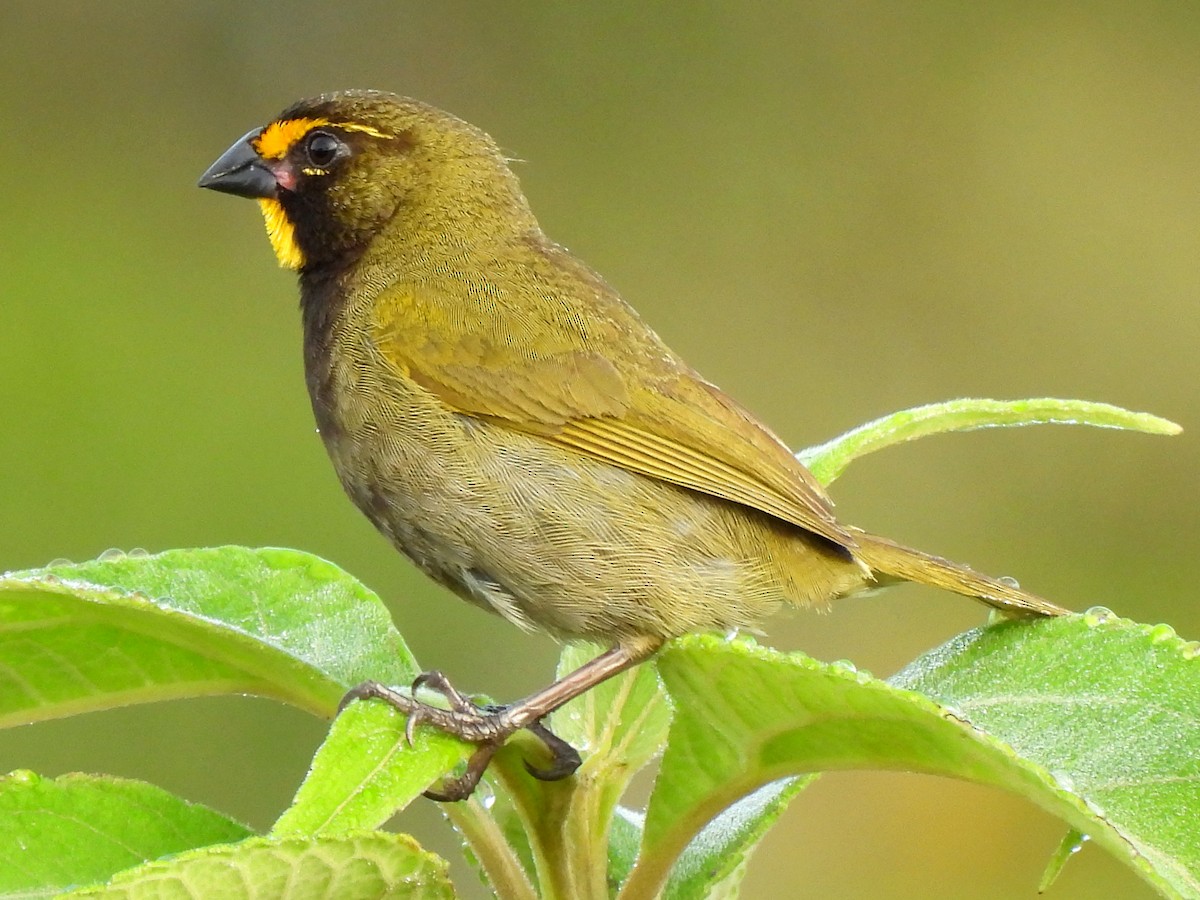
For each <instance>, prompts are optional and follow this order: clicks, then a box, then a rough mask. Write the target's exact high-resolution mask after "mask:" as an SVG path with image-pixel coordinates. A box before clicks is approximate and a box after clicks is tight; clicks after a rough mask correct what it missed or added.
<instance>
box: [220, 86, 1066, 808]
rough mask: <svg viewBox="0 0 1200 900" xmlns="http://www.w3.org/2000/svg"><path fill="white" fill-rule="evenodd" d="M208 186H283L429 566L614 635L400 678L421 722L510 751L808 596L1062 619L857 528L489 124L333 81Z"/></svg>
mask: <svg viewBox="0 0 1200 900" xmlns="http://www.w3.org/2000/svg"><path fill="white" fill-rule="evenodd" d="M200 185H201V186H202V187H206V188H212V189H214V190H218V191H225V192H228V193H231V194H237V195H239V196H243V197H251V198H254V199H256V200H258V202H259V205H260V206H261V208H262V211H263V214H264V216H265V217H266V223H267V233H268V236H269V237H270V240H271V245H272V247H273V248H274V250H275V255H276V256H277V257H278V258H279V261H280V263H282V264H283V265H284V266H287V267H288V268H292V269H295V270H296V271H297V272H298V273H299V281H300V308H301V313H302V316H303V322H304V364H305V371H306V378H307V382H308V392H309V396H310V397H311V399H312V407H313V412H314V413H315V415H316V419H317V424H318V426H319V428H320V433H321V437H322V439H323V440H324V442H325V446H326V448H327V450H328V451H329V456H330V458H331V459H332V460H333V464H334V467H335V468H336V469H337V473H338V477H339V478H340V479H341V482H342V486H343V487H344V488H345V490H346V493H347V494H349V495H350V498H351V499H352V500H353V501H354V503H355V504H356V505H357V506H358V508H359V509H361V510H362V511H363V513H364V514H366V516H367V517H368V518H369V519H370V520H371V521H372V522H373V523H374V524H375V526H376V527H377V528H378V529H379V530H380V531H381V532H383V534H385V535H386V536H387V537H388V538H389V539H390V540H391V541H392V542H393V543H394V544H395V545H396V547H398V548H399V549H400V550H401V551H403V552H404V553H405V554H406V555H407V556H408V557H409V558H410V559H412V561H413V562H414V563H416V564H417V566H419V567H420V568H421V569H422V570H423V571H424V572H425V573H426V574H428V575H429V576H430V577H432V578H434V579H435V580H437V581H439V582H441V583H442V584H444V585H445V586H446V587H448V588H450V589H451V590H452V591H454V592H455V593H456V594H458V595H459V596H461V597H463V598H464V599H466V600H469V601H471V602H472V603H475V604H477V605H479V606H482V607H484V608H486V609H489V610H491V611H493V612H496V613H499V614H500V615H501V616H503V617H504V618H505V619H507V620H508V621H510V622H512V623H513V624H514V625H516V626H518V627H520V628H524V629H542V630H544V631H547V632H550V633H551V634H553V635H556V636H557V637H560V638H566V639H570V638H590V639H592V640H596V641H601V642H604V643H606V644H608V645H609V646H610V647H611V649H609V650H608V651H607V652H605V653H603V654H601V655H600V656H599V657H597V658H596V659H595V660H593V661H592V662H591V663H588V664H587V665H585V666H583V667H582V668H581V669H579V670H577V671H575V672H573V673H571V674H570V675H568V676H567V677H565V678H563V679H561V680H560V681H558V682H556V683H554V684H553V685H551V686H550V687H548V688H547V689H545V690H544V691H540V692H538V693H536V694H533V695H532V696H530V697H528V698H526V699H524V700H522V701H519V702H517V703H514V704H512V705H510V706H507V707H504V708H501V709H498V710H497V709H488V710H481V709H477V708H476V707H475V706H474V705H472V704H471V703H469V702H468V701H467V700H466V699H465V698H463V697H462V696H461V695H459V694H458V693H457V692H456V691H454V689H453V688H452V687H451V686H450V685H449V683H448V682H446V681H445V679H444V678H442V677H441V676H438V675H436V674H431V675H429V676H426V677H425V678H424V679H423V680H424V682H425V683H427V684H432V685H433V686H434V687H436V688H438V689H440V690H441V691H442V692H443V693H445V694H446V696H447V697H448V699H449V700H450V701H451V707H452V708H451V709H450V710H445V709H440V708H436V707H432V706H427V705H425V704H422V703H419V702H417V701H415V700H413V699H412V697H410V696H409V695H407V694H402V693H398V692H396V691H394V690H392V689H390V688H386V687H384V686H381V685H377V684H373V683H372V684H368V685H365V686H363V687H362V688H361V689H359V691H358V694H359V695H361V696H381V697H384V698H385V699H387V700H388V701H389V702H392V703H394V704H395V705H397V706H398V707H400V708H401V709H403V710H404V711H406V712H407V713H408V714H409V721H410V724H411V723H412V722H413V721H416V720H420V721H427V722H431V723H433V724H434V725H436V726H438V727H441V728H443V729H445V730H447V731H450V732H453V733H455V734H458V735H459V736H461V737H463V738H464V739H466V740H470V741H473V742H476V743H477V744H479V747H480V749H479V750H478V751H477V753H476V754H475V756H474V757H473V759H472V761H471V763H470V765H469V767H468V771H467V773H466V774H465V775H464V776H462V777H461V778H459V779H457V780H455V781H452V782H450V783H448V785H447V787H446V788H445V792H444V793H443V794H441V795H439V796H441V797H443V798H451V799H453V798H460V797H463V796H466V795H468V794H469V793H470V792H471V790H472V789H473V788H474V786H475V783H476V782H477V781H478V779H479V777H480V775H481V774H482V772H483V770H484V768H485V767H486V765H487V763H488V761H489V760H490V758H491V755H492V754H493V753H494V751H495V749H496V747H498V746H499V744H500V743H502V742H503V741H504V740H505V738H507V737H508V736H509V735H510V734H512V733H513V732H515V731H517V730H519V729H522V728H530V729H532V730H533V731H534V732H535V733H537V734H539V735H540V736H541V737H542V738H543V740H545V741H546V742H547V743H548V744H549V746H550V747H551V749H552V750H553V751H554V752H555V754H556V763H555V765H554V767H553V768H552V769H551V770H550V771H545V772H541V773H540V774H541V775H542V776H543V777H561V776H563V775H565V774H568V773H569V772H570V771H572V770H573V769H574V767H575V766H576V765H578V756H577V755H576V754H575V753H574V751H573V750H572V749H571V748H570V747H567V746H565V745H564V744H563V742H561V741H558V740H557V739H556V738H555V737H554V736H553V735H552V734H550V733H549V732H548V731H547V730H546V729H545V728H543V727H542V726H541V724H540V720H541V719H542V717H543V716H545V715H546V714H547V713H549V712H550V711H552V710H554V709H556V708H557V707H559V706H561V705H562V704H563V703H565V702H567V701H568V700H570V699H571V698H573V697H576V696H578V695H579V694H581V693H582V692H584V691H586V690H587V689H589V688H590V687H592V686H594V685H595V684H597V683H598V682H600V681H602V680H604V679H605V678H608V677H610V676H612V675H614V674H616V673H618V672H621V671H623V670H625V669H627V668H629V667H631V666H633V665H635V664H637V663H639V662H641V661H642V660H645V659H646V658H647V657H649V656H650V655H651V654H653V653H654V652H655V651H656V650H657V649H658V648H659V647H661V646H662V644H663V642H664V641H666V640H668V639H669V638H673V637H676V636H678V635H682V634H686V633H688V632H694V631H707V630H720V631H725V630H729V629H735V628H743V627H755V626H757V625H759V624H760V623H761V622H762V621H763V619H764V618H766V617H767V616H768V615H769V614H770V613H771V612H772V611H773V610H775V609H776V608H777V607H779V606H780V605H781V604H791V605H794V606H801V607H809V606H817V607H823V606H826V605H827V604H828V603H829V602H830V601H832V600H835V599H837V598H839V597H845V596H847V595H850V594H855V593H858V592H861V591H866V590H870V589H872V588H876V587H879V586H881V585H885V584H889V583H893V582H896V581H915V582H920V583H922V584H929V585H934V586H936V587H940V588H945V589H947V590H950V591H954V592H956V593H959V594H963V595H965V596H968V597H974V598H976V599H979V600H982V601H983V602H984V603H987V604H989V605H991V606H994V607H997V608H999V609H1003V610H1008V611H1013V612H1016V613H1025V614H1032V615H1057V614H1060V613H1062V612H1063V610H1062V609H1060V608H1059V607H1057V606H1054V605H1053V604H1051V603H1048V602H1046V601H1045V600H1042V599H1040V598H1037V597H1034V596H1032V595H1030V594H1027V593H1025V592H1024V591H1021V590H1019V589H1018V588H1016V587H1014V586H1011V585H1010V584H1007V583H1005V582H1003V581H998V580H993V579H991V578H987V577H985V576H982V575H979V574H977V573H975V572H972V571H971V570H969V569H967V568H964V567H962V566H959V565H956V564H954V563H950V562H947V561H945V560H942V559H938V558H937V557H933V556H929V555H926V554H924V553H920V552H917V551H915V550H910V549H907V548H905V547H901V546H899V545H897V544H895V543H893V542H891V541H888V540H885V539H883V538H878V537H875V536H873V535H870V534H867V533H865V532H863V531H861V530H859V529H857V528H852V527H850V526H847V525H843V524H842V523H840V522H838V520H837V519H836V518H835V517H834V514H833V507H832V503H831V502H830V500H829V498H828V497H827V496H826V495H825V492H824V491H823V490H822V488H821V487H820V486H819V485H818V484H817V482H816V481H815V480H814V479H813V477H812V475H811V474H810V473H809V472H808V471H807V470H806V469H805V468H804V466H802V465H801V464H800V463H799V462H797V461H796V459H795V458H794V457H793V456H792V454H791V452H790V451H789V450H788V449H787V447H786V446H785V445H784V444H783V442H782V441H781V440H780V439H779V438H778V437H776V436H775V434H774V433H773V432H772V431H771V430H770V429H769V428H767V427H766V426H765V425H763V424H762V423H761V422H759V421H758V420H757V419H756V418H755V417H754V416H753V415H751V414H750V413H749V412H747V411H746V410H745V409H743V408H742V407H741V406H740V405H739V404H738V403H737V402H736V401H734V400H733V399H731V398H730V397H729V396H727V395H726V394H724V393H723V392H722V391H720V390H719V389H718V388H716V387H714V386H713V385H711V384H709V383H708V382H707V381H705V380H704V379H703V378H701V377H700V375H698V374H697V373H696V371H695V370H694V369H692V367H691V366H689V365H688V364H687V363H686V362H684V361H683V360H682V359H680V358H679V357H678V356H677V355H676V354H675V353H674V352H672V351H671V349H670V348H668V347H667V346H666V345H665V344H664V343H663V342H662V340H661V339H660V338H659V337H658V335H656V334H655V333H654V332H653V331H651V330H650V328H649V327H648V326H647V325H646V324H645V323H644V322H643V321H642V320H641V318H639V316H638V314H637V313H636V312H634V310H633V309H632V308H631V307H630V306H629V305H628V304H626V303H625V301H624V300H622V299H621V297H619V296H618V295H617V293H616V291H614V290H613V289H612V288H611V287H609V285H608V284H607V283H606V282H605V281H604V279H603V278H601V277H600V275H598V274H597V273H596V272H594V271H592V269H590V268H588V266H587V265H586V264H585V263H583V262H582V261H581V260H579V259H577V258H576V257H575V256H573V255H571V254H570V253H569V252H568V251H566V250H565V249H563V248H562V247H560V246H558V245H557V244H555V243H554V242H553V241H551V240H550V239H549V238H547V237H546V235H544V234H543V233H542V230H541V228H540V227H538V222H537V219H535V218H534V215H533V213H532V211H531V210H530V208H529V204H528V203H527V202H526V200H525V197H524V196H523V195H522V193H521V188H520V185H519V184H518V183H517V179H516V177H515V176H514V175H513V173H512V171H511V170H510V169H509V167H508V163H507V161H506V159H505V158H504V156H503V155H502V154H501V153H500V151H499V150H498V149H497V147H496V145H495V143H493V141H492V140H491V138H489V137H488V136H487V135H486V134H484V133H483V132H482V131H480V130H479V129H477V128H474V127H472V126H471V125H468V124H467V123H466V122H463V121H461V120H460V119H457V118H455V117H454V116H451V115H449V114H448V113H445V112H442V111H441V110H439V109H435V108H433V107H431V106H427V105H425V104H423V103H419V102H417V101H415V100H409V99H405V98H403V97H397V96H394V95H392V94H386V93H377V92H370V91H347V92H344V93H336V94H327V95H324V96H321V97H317V98H315V99H312V100H305V101H302V102H300V103H297V104H295V105H294V106H292V107H290V108H289V109H287V110H286V111H284V112H283V113H282V114H281V115H280V116H279V117H278V118H277V119H275V120H274V121H273V122H271V123H269V124H268V125H266V126H264V127H262V128H255V129H254V130H253V131H251V132H250V133H249V134H247V135H246V136H245V137H243V138H242V139H241V140H239V141H238V142H237V143H236V144H234V145H233V146H232V147H231V148H230V149H229V150H228V151H227V152H226V153H225V154H224V155H222V156H221V157H220V158H219V159H218V160H217V161H216V162H215V163H214V164H213V165H212V167H211V168H210V169H209V170H208V171H207V172H206V173H205V174H204V176H203V178H202V179H201V180H200Z"/></svg>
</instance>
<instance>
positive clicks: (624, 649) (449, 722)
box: [342, 637, 663, 801]
mask: <svg viewBox="0 0 1200 900" xmlns="http://www.w3.org/2000/svg"><path fill="white" fill-rule="evenodd" d="M662 645H663V641H662V639H661V638H652V637H643V638H637V639H635V640H631V641H626V642H624V643H621V644H617V645H616V646H615V647H613V648H611V649H610V650H606V651H605V652H604V653H601V654H600V655H599V656H597V657H596V658H595V659H593V660H591V661H590V662H587V663H584V664H583V665H582V666H580V667H579V668H578V669H576V670H575V671H574V672H571V673H570V674H569V675H566V676H564V677H563V678H560V679H559V680H558V681H556V682H554V683H553V684H552V685H550V686H549V687H547V688H545V689H543V690H540V691H538V692H537V693H536V694H531V695H529V696H528V697H526V698H525V699H524V700H518V701H517V702H516V703H512V704H509V705H508V706H479V705H477V704H475V703H474V702H472V701H471V700H470V698H468V697H467V696H465V695H464V694H462V693H460V692H459V691H458V690H457V689H456V688H455V687H454V686H453V685H452V684H451V683H450V681H449V679H447V678H446V676H445V675H443V674H442V673H441V672H436V671H434V672H424V673H422V674H421V675H418V676H417V678H416V680H415V681H414V682H413V685H412V693H411V694H405V693H401V692H400V691H397V690H396V689H395V688H390V687H388V686H387V685H384V684H381V683H379V682H378V681H365V682H363V683H362V684H360V685H358V686H357V687H355V688H352V689H351V690H350V691H349V693H347V694H346V696H345V698H343V700H342V706H343V707H344V706H346V704H348V703H350V702H351V701H353V700H358V699H369V698H372V697H374V698H378V699H380V700H383V701H385V702H386V703H389V704H391V705H392V706H394V707H395V708H396V709H398V710H400V712H402V713H404V714H405V715H406V716H407V717H408V721H407V722H405V725H404V734H405V736H406V738H407V739H408V741H409V743H410V744H411V743H412V738H413V730H414V729H415V728H416V726H417V725H421V724H429V725H432V726H433V727H435V728H437V729H438V730H440V731H444V732H445V733H447V734H451V735H454V736H455V737H457V738H459V739H460V740H464V741H468V742H470V743H472V744H477V745H478V749H477V750H476V751H475V752H474V753H473V754H472V755H471V758H470V759H469V760H468V761H467V770H466V772H465V773H464V774H463V775H460V776H457V777H455V778H449V779H447V780H446V781H445V782H444V783H443V784H442V790H440V791H432V790H431V791H426V792H425V796H426V797H429V798H430V799H432V800H439V801H453V800H465V799H466V798H467V797H469V796H471V793H472V792H473V791H474V790H475V787H476V785H478V784H479V779H480V778H482V777H483V773H484V771H485V770H486V769H487V767H488V764H489V763H490V762H491V761H492V757H493V756H494V755H495V754H496V751H497V750H499V749H500V747H501V746H502V745H503V744H504V742H505V741H506V740H508V738H509V737H510V736H511V735H513V734H515V733H516V732H518V731H520V730H522V729H526V730H528V731H529V732H530V733H531V734H533V735H534V736H536V737H537V738H538V739H539V740H541V742H542V743H543V744H545V745H546V748H547V749H548V750H549V751H550V754H551V756H552V757H553V761H552V762H551V764H550V766H549V767H547V768H545V769H539V768H536V767H534V766H532V765H530V764H529V763H528V762H526V763H525V768H526V769H527V770H528V771H529V774H531V775H533V776H534V777H535V778H539V779H541V780H543V781H557V780H558V779H560V778H566V777H567V776H568V775H570V774H572V773H573V772H574V771H575V770H576V769H577V768H579V766H580V763H581V760H580V757H579V753H578V751H576V750H575V748H574V747H572V746H571V745H570V744H568V743H567V742H566V741H564V740H563V739H562V738H560V737H558V736H557V735H556V734H554V733H553V732H552V731H550V729H549V728H547V727H546V726H545V725H543V724H542V721H541V720H542V718H543V717H545V716H547V715H549V714H550V713H552V712H553V711H554V710H556V709H558V708H559V707H560V706H562V705H563V704H565V703H568V702H570V701H571V700H574V699H575V698H576V697H578V696H579V695H580V694H583V693H584V692H586V691H588V690H590V689H591V688H593V687H595V686H596V685H598V684H600V682H602V681H607V680H608V679H609V678H612V677H613V676H614V675H619V674H620V673H621V672H624V671H625V670H626V669H630V668H632V667H633V666H636V665H637V664H638V663H640V662H642V661H643V660H645V659H647V658H648V657H650V656H652V655H653V654H654V652H655V651H656V650H658V648H659V647H661V646H662ZM422 687H427V688H430V689H431V690H435V691H437V692H438V693H439V694H441V695H442V696H443V697H445V698H446V700H447V702H448V703H449V705H450V708H449V709H443V708H442V707H440V706H432V705H430V704H428V703H424V702H422V701H420V700H417V699H416V697H415V696H413V695H415V693H416V691H417V690H418V689H419V688H422Z"/></svg>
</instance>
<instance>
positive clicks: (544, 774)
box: [525, 719, 583, 781]
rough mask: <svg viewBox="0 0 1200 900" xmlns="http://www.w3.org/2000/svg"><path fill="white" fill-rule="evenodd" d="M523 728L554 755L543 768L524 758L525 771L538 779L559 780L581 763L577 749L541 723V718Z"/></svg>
mask: <svg viewBox="0 0 1200 900" xmlns="http://www.w3.org/2000/svg"><path fill="white" fill-rule="evenodd" d="M525 730H526V731H528V732H529V733H530V734H532V735H534V736H536V737H537V738H538V739H539V740H540V741H541V742H542V743H543V744H545V745H546V749H547V750H549V751H550V753H551V754H552V755H553V756H554V761H553V762H552V763H551V764H550V765H549V766H548V767H547V768H545V769H542V768H538V767H537V766H535V765H533V764H532V763H530V762H529V760H525V771H526V772H528V773H529V774H530V775H532V776H533V777H534V778H536V779H538V780H539V781H561V780H562V779H563V778H568V777H570V776H571V775H574V774H575V770H576V769H578V768H579V767H580V766H581V765H582V764H583V760H582V758H580V756H579V751H578V750H576V749H575V748H574V747H572V746H571V745H570V744H568V743H567V742H566V741H564V740H563V739H562V738H560V737H559V736H558V735H557V734H555V733H554V732H553V731H551V730H550V729H549V728H547V727H546V726H545V725H543V724H542V722H541V720H540V719H539V720H538V721H536V722H534V723H533V724H532V725H526V726H525Z"/></svg>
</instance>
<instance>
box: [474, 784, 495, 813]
mask: <svg viewBox="0 0 1200 900" xmlns="http://www.w3.org/2000/svg"><path fill="white" fill-rule="evenodd" d="M475 800H476V801H477V802H478V803H479V805H480V806H482V807H483V808H484V809H491V808H492V807H493V806H495V805H496V790H495V788H493V787H492V785H491V782H489V781H488V780H487V779H486V778H485V779H484V780H483V781H481V782H479V785H478V786H477V787H476V788H475Z"/></svg>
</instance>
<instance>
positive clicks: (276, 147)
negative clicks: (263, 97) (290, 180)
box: [252, 118, 392, 159]
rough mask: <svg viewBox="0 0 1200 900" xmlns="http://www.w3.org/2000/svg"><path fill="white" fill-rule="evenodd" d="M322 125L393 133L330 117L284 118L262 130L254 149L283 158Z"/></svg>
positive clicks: (382, 134) (378, 134)
mask: <svg viewBox="0 0 1200 900" xmlns="http://www.w3.org/2000/svg"><path fill="white" fill-rule="evenodd" d="M322 125H329V126H330V127H332V128H339V129H341V130H342V131H354V132H358V133H360V134H367V135H370V136H371V137H376V138H390V137H392V135H390V134H386V133H385V132H382V131H380V130H379V129H378V128H373V127H371V126H370V125H362V124H360V123H358V122H330V121H329V120H328V119H320V118H316V119H308V118H302V119H284V120H283V121H280V122H272V123H271V124H270V125H268V126H267V127H266V128H264V129H263V130H262V134H260V135H259V136H258V137H256V138H255V139H254V140H253V141H252V144H253V145H254V150H255V152H256V153H258V155H259V156H261V157H262V158H263V159H283V158H284V157H285V156H287V154H288V151H289V150H291V149H292V147H294V146H295V144H296V141H298V140H300V139H301V138H302V137H304V136H305V135H306V134H308V133H309V132H310V131H312V130H313V129H314V128H319V127H321V126H322Z"/></svg>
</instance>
